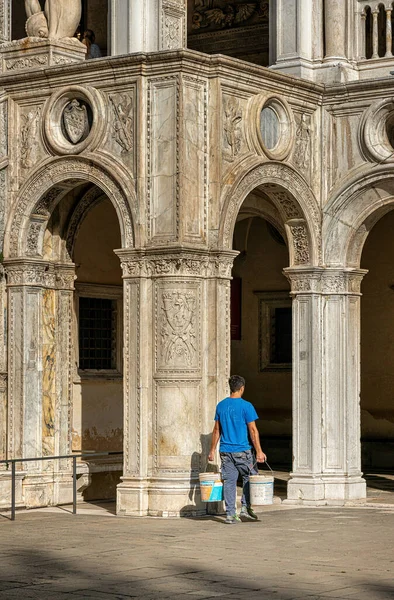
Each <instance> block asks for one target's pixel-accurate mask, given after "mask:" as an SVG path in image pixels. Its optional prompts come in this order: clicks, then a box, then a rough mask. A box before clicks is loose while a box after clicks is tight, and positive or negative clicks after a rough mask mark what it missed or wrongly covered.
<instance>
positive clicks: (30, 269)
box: [5, 261, 56, 288]
mask: <svg viewBox="0 0 394 600" xmlns="http://www.w3.org/2000/svg"><path fill="white" fill-rule="evenodd" d="M5 270H6V274H7V285H9V286H26V285H27V286H38V287H47V288H55V286H56V275H55V270H54V266H53V265H50V264H48V263H38V262H27V261H25V262H21V261H18V262H15V263H9V262H6V263H5Z"/></svg>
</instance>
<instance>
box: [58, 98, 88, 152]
mask: <svg viewBox="0 0 394 600" xmlns="http://www.w3.org/2000/svg"><path fill="white" fill-rule="evenodd" d="M63 122H64V129H65V130H66V133H67V135H68V137H69V139H70V141H71V142H72V143H73V144H78V142H80V141H81V140H82V139H85V138H86V137H87V135H88V133H89V119H88V111H87V110H86V106H84V105H81V104H80V103H79V101H78V100H77V99H74V100H72V101H71V102H70V103H69V104H67V106H66V108H65V109H64V111H63Z"/></svg>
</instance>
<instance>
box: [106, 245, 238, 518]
mask: <svg viewBox="0 0 394 600" xmlns="http://www.w3.org/2000/svg"><path fill="white" fill-rule="evenodd" d="M118 254H119V256H120V258H121V263H122V269H123V276H124V286H125V287H124V315H125V331H124V344H125V350H124V402H125V406H124V419H125V421H124V452H125V455H124V473H123V478H122V483H121V484H120V485H119V486H118V489H117V511H118V514H120V515H138V516H143V515H153V516H176V515H197V514H203V513H205V506H204V505H203V504H202V503H201V500H200V495H199V486H198V473H199V472H200V471H201V470H203V469H205V466H206V461H207V454H208V452H209V445H210V434H211V431H212V427H213V416H214V410H215V406H216V403H217V401H218V398H220V397H221V396H223V395H224V394H225V389H226V379H227V377H228V371H229V358H230V352H229V331H230V324H229V322H228V320H229V315H230V310H229V306H230V287H229V280H230V273H231V267H232V262H233V257H234V253H233V252H227V253H226V252H223V253H220V254H212V253H208V252H203V251H198V250H189V251H186V250H174V249H172V250H168V249H163V250H162V252H160V253H158V252H157V250H153V249H152V250H149V251H148V250H147V251H140V252H136V251H134V252H130V251H119V252H118ZM223 307H226V310H223ZM152 375H153V376H152Z"/></svg>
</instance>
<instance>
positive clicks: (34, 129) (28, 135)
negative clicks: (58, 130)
mask: <svg viewBox="0 0 394 600" xmlns="http://www.w3.org/2000/svg"><path fill="white" fill-rule="evenodd" d="M40 116H41V107H35V108H31V109H30V110H29V111H28V112H26V113H21V131H20V136H21V137H20V157H21V167H22V168H23V169H31V167H33V166H34V165H35V163H36V162H37V149H38V141H37V140H38V135H39V120H40Z"/></svg>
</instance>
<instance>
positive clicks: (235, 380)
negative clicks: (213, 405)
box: [228, 375, 245, 394]
mask: <svg viewBox="0 0 394 600" xmlns="http://www.w3.org/2000/svg"><path fill="white" fill-rule="evenodd" d="M228 384H229V386H230V391H231V393H232V394H233V393H234V392H239V390H240V389H241V387H245V379H244V378H243V377H241V376H240V375H231V377H230V379H229V380H228Z"/></svg>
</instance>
